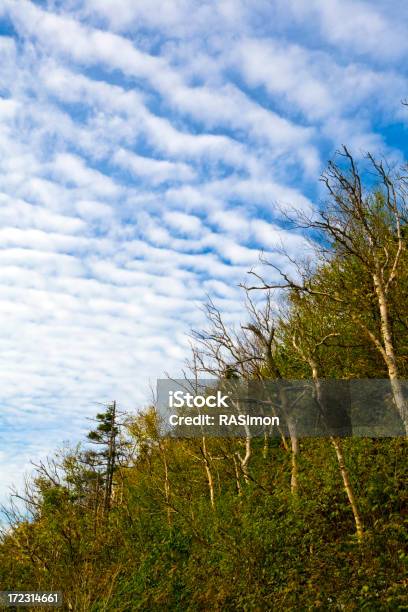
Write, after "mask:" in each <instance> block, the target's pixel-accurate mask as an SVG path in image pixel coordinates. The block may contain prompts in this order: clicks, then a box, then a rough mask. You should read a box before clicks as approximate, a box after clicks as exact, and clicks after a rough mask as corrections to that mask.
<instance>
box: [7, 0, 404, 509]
mask: <svg viewBox="0 0 408 612" xmlns="http://www.w3.org/2000/svg"><path fill="white" fill-rule="evenodd" d="M390 5H391V3H390V2H387V1H386V0H377V1H376V2H358V1H350V0H273V1H268V2H266V1H262V0H219V1H215V2H208V1H205V0H201V1H196V0H138V1H135V0H83V1H82V0H63V1H57V0H55V1H53V0H49V1H48V2H40V1H38V2H29V1H28V0H0V35H1V38H0V313H1V326H0V343H1V344H0V347H1V350H0V376H1V384H0V404H1V406H0V409H1V414H0V499H1V498H3V499H4V495H5V492H6V490H7V488H8V487H9V485H10V483H11V482H21V474H22V472H23V471H24V470H25V469H27V466H28V465H29V459H30V458H32V459H34V460H36V459H38V458H39V457H41V456H44V455H45V454H46V453H48V452H50V451H51V450H53V449H55V448H56V447H57V446H58V445H60V444H61V443H62V441H63V440H67V439H70V440H72V441H76V440H78V439H79V436H80V434H81V432H83V431H85V429H86V428H89V422H88V421H87V420H86V417H89V416H92V415H93V414H94V413H95V411H96V410H97V409H98V405H97V402H104V401H108V400H111V399H114V398H116V399H117V400H119V402H120V403H121V405H122V406H123V407H124V408H126V409H129V410H130V409H137V407H140V406H141V405H143V403H144V402H145V401H146V397H147V396H148V393H149V391H148V388H149V382H150V383H151V384H154V383H155V380H156V378H157V377H158V376H163V372H164V371H168V372H170V373H171V374H174V375H176V374H177V373H178V372H179V368H180V364H181V363H182V361H183V359H184V358H185V357H186V356H187V353H188V341H187V338H186V333H187V332H188V331H189V330H190V329H191V328H192V327H193V328H194V327H199V326H200V322H201V320H202V315H201V312H200V309H199V306H200V304H201V303H202V302H203V300H204V299H205V296H206V295H207V294H209V295H211V296H212V298H213V299H214V300H215V301H216V302H217V303H218V304H219V306H220V307H221V308H222V310H223V311H224V312H226V313H228V316H229V318H230V319H231V320H238V319H239V316H240V309H241V306H240V301H239V300H240V295H239V290H238V288H237V285H238V283H239V282H240V281H242V280H243V278H244V277H245V272H246V271H247V270H248V269H249V268H250V267H251V266H252V265H253V264H255V263H256V262H257V258H258V253H259V250H260V249H264V250H265V251H266V253H268V252H270V251H272V250H273V247H274V245H276V244H278V243H279V241H280V240H283V242H284V243H285V245H286V247H287V248H288V250H289V251H290V252H291V253H293V254H296V253H301V252H302V249H303V242H302V239H301V238H300V237H299V236H296V235H294V234H292V233H288V232H285V230H284V229H282V218H281V213H280V212H279V209H280V208H281V207H282V206H285V205H286V206H288V205H295V206H298V207H309V206H313V205H314V204H316V203H317V202H318V201H319V200H320V199H321V198H322V197H323V194H322V192H321V191H320V187H319V183H318V177H319V174H320V172H321V170H322V168H323V167H324V165H325V163H326V162H327V160H328V159H329V158H330V157H331V156H332V155H333V152H334V151H335V149H336V148H337V147H339V146H340V145H341V144H342V143H345V144H347V145H348V146H349V147H350V148H351V149H352V151H353V152H354V153H355V155H356V156H362V155H363V154H364V152H365V151H367V150H370V151H372V152H374V153H377V154H382V155H386V156H387V157H388V158H389V159H392V160H394V161H396V162H401V161H402V160H403V159H404V155H405V152H404V149H405V148H406V131H405V129H406V126H407V120H408V109H406V108H404V107H403V106H401V99H403V98H405V97H407V96H408V83H407V69H408V66H407V63H406V57H407V52H408V32H407V29H408V28H406V27H405V24H407V22H408V21H407V20H408V4H407V3H406V2H403V0H395V1H394V2H392V10H390Z"/></svg>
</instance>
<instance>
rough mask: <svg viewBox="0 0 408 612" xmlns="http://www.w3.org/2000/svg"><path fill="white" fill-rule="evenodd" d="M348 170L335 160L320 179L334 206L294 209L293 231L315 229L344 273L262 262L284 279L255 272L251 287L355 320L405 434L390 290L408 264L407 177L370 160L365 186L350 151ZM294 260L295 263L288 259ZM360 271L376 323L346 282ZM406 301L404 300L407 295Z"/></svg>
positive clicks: (323, 254)
mask: <svg viewBox="0 0 408 612" xmlns="http://www.w3.org/2000/svg"><path fill="white" fill-rule="evenodd" d="M338 155H339V156H340V158H341V159H342V160H343V161H345V167H343V165H342V164H340V163H339V164H338V163H336V162H330V163H329V165H328V169H327V171H326V172H325V173H324V174H323V176H322V181H323V183H324V184H325V186H326V188H327V190H328V193H329V197H330V199H329V202H328V204H327V206H326V207H325V208H322V209H321V210H320V211H319V212H318V214H317V216H308V215H306V214H305V213H303V212H302V211H292V212H291V215H290V218H291V221H292V222H293V224H294V226H295V227H297V228H303V229H306V230H308V231H309V232H311V234H312V235H313V236H314V237H315V245H316V253H317V256H318V259H319V261H320V262H333V258H334V257H337V261H338V269H339V274H338V276H337V279H336V282H333V277H330V279H329V280H328V281H327V282H325V281H324V279H322V277H321V276H320V277H319V276H318V275H316V269H315V270H311V269H310V267H308V266H303V267H300V266H299V265H298V266H297V269H296V277H295V278H293V277H291V276H290V274H289V273H287V272H284V271H282V270H280V269H279V268H278V267H277V266H276V265H274V264H273V262H270V261H264V263H265V264H266V265H267V266H269V267H270V268H272V269H273V270H274V272H277V273H278V274H279V276H280V280H277V281H276V282H265V280H264V279H263V278H262V277H261V276H260V275H259V274H257V273H255V272H253V271H251V272H250V274H251V275H252V276H253V277H255V278H256V279H257V280H258V281H259V284H257V285H255V286H249V287H247V289H248V290H253V289H264V290H268V291H270V290H271V289H289V290H292V291H293V292H298V293H300V294H304V295H314V296H317V297H320V298H321V299H323V300H324V299H326V300H329V301H330V302H332V304H335V305H336V306H337V308H338V312H339V314H340V313H341V314H342V316H346V317H348V318H349V319H350V320H352V321H353V322H354V323H355V324H356V325H357V326H358V327H359V328H360V329H361V330H362V331H363V332H364V334H365V335H366V337H367V338H368V339H369V341H370V342H371V343H372V344H373V346H374V347H375V348H376V350H377V351H378V352H379V354H380V355H381V357H382V359H383V360H384V363H385V365H386V368H387V372H388V376H389V380H390V384H391V389H392V394H393V398H394V402H395V406H396V408H397V410H398V413H399V415H400V417H401V419H402V422H403V423H404V427H405V431H406V432H407V434H408V402H407V398H406V397H405V396H404V389H403V386H402V383H401V379H400V374H399V366H398V356H397V351H396V348H395V341H394V338H393V333H392V317H391V306H392V303H393V300H392V292H393V289H394V288H395V285H396V282H397V279H398V277H399V276H400V275H401V274H402V272H403V271H404V269H405V268H406V266H407V263H408V262H407V257H406V253H407V249H406V237H404V229H405V228H406V225H407V185H408V182H407V177H406V176H405V175H403V174H397V173H395V172H394V171H391V169H389V168H387V167H386V165H385V163H384V162H382V161H377V160H376V159H374V157H373V156H372V155H370V154H369V155H368V156H367V157H368V161H369V165H370V169H371V174H373V175H374V180H375V184H374V186H372V187H371V188H370V189H368V190H367V189H365V188H364V186H363V179H362V176H361V174H360V172H359V170H358V168H357V164H356V162H355V161H354V159H353V157H352V155H351V154H350V152H349V151H348V149H347V148H346V147H343V149H342V151H341V152H340V153H339V154H338ZM290 261H291V263H294V262H293V261H292V260H290ZM347 265H349V268H350V269H351V266H353V265H354V266H358V270H359V271H360V274H361V277H362V281H363V282H364V284H365V285H366V287H368V291H370V292H371V293H372V297H373V302H374V303H375V305H376V312H377V313H378V320H379V325H376V321H374V322H371V323H370V321H367V317H365V316H364V312H363V309H362V308H361V303H362V300H363V299H364V297H365V296H363V293H362V292H360V293H357V294H356V291H357V289H356V287H355V286H353V287H351V286H350V287H349V286H348V285H347V276H346V274H344V267H345V266H347ZM406 297H408V296H405V298H406Z"/></svg>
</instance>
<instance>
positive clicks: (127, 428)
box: [0, 149, 408, 612]
mask: <svg viewBox="0 0 408 612" xmlns="http://www.w3.org/2000/svg"><path fill="white" fill-rule="evenodd" d="M367 164H368V167H366V168H364V170H363V171H362V172H360V171H359V169H358V168H357V165H356V163H355V161H354V159H353V158H352V156H351V155H350V153H349V152H348V151H347V149H344V150H343V151H342V152H341V153H340V154H339V156H338V157H337V158H336V161H335V162H332V163H330V164H329V166H328V169H327V172H326V173H325V174H324V175H323V177H322V180H323V182H324V183H325V185H326V188H327V194H328V197H327V201H326V202H325V203H324V205H323V206H322V207H321V210H320V212H315V213H313V214H312V213H311V214H310V215H309V214H308V213H307V211H299V210H297V211H296V210H294V211H290V214H288V219H287V223H288V225H291V226H292V227H293V230H294V231H303V232H304V233H305V235H307V236H308V237H309V239H310V251H309V254H306V255H305V258H304V259H303V260H302V261H300V260H299V261H292V259H290V258H289V257H287V258H286V260H285V258H284V254H283V253H282V252H281V253H279V255H278V256H277V258H276V261H275V260H271V261H263V264H264V265H263V273H262V275H260V274H258V273H255V272H250V275H249V277H248V278H249V279H250V282H249V283H248V285H247V286H245V287H243V288H242V290H243V297H244V299H245V304H246V313H247V317H246V320H245V321H244V322H243V324H242V326H240V327H239V328H234V327H231V326H229V325H228V324H227V323H226V322H225V319H224V316H223V313H222V312H221V311H220V310H219V309H218V308H217V306H216V305H215V304H214V303H212V302H209V303H208V304H207V306H206V315H207V322H208V324H207V326H206V329H204V330H200V331H196V332H194V334H193V338H194V341H193V350H192V355H191V359H190V362H189V368H190V375H191V376H192V377H207V378H208V375H211V376H217V377H220V378H237V379H240V380H248V381H251V380H257V381H268V380H277V379H282V380H285V379H295V380H298V379H304V378H307V379H310V380H312V381H313V384H314V391H315V398H316V402H317V403H318V405H319V406H320V408H321V413H322V414H323V415H324V414H325V413H326V412H327V403H328V402H329V401H330V398H328V397H327V394H326V392H325V386H324V385H322V382H321V381H322V380H324V379H328V378H334V379H356V378H367V379H377V378H382V379H384V378H386V379H388V380H389V384H390V401H392V404H393V406H394V408H395V411H396V414H397V415H398V416H399V419H400V422H401V424H402V427H403V429H404V430H405V432H407V431H408V411H407V410H408V400H407V387H406V383H404V379H406V378H407V371H408V360H407V357H408V351H407V348H408V331H407V330H408V327H407V326H408V317H407V298H408V255H407V238H408V218H407V207H406V195H407V187H408V183H407V179H406V177H405V176H404V173H403V172H401V173H398V172H397V171H395V170H393V171H391V170H390V169H389V168H388V167H387V166H386V165H385V164H384V163H382V162H379V161H377V160H375V159H374V158H372V157H371V156H369V157H368V160H367ZM277 262H280V264H279V265H277ZM282 262H283V263H282ZM282 388H283V391H282V395H281V397H280V401H281V404H282V405H283V406H285V405H287V403H288V398H287V397H285V392H284V387H282ZM288 414H289V412H288ZM288 428H289V435H288V436H281V438H280V439H279V438H271V437H269V436H268V435H265V436H264V437H263V438H254V437H252V436H251V434H250V432H249V431H247V432H246V435H245V436H244V437H242V438H239V439H233V438H225V439H224V438H222V439H220V438H216V439H215V438H206V437H205V436H203V437H200V438H197V439H189V440H187V439H178V440H177V439H172V438H166V437H162V436H161V435H160V423H159V419H158V416H157V413H156V411H155V409H154V407H150V408H148V409H147V410H145V411H144V412H141V413H139V414H137V415H136V416H131V415H123V414H120V412H119V411H118V409H117V407H116V404H111V405H109V406H108V407H107V409H106V411H104V412H101V413H100V414H98V415H97V417H96V424H95V428H94V429H93V430H92V431H91V432H90V433H89V435H88V443H87V444H86V445H84V446H80V447H77V448H74V449H65V450H63V451H61V452H60V453H58V454H57V455H55V457H53V458H51V459H49V460H48V461H46V462H44V463H41V464H40V465H39V466H37V472H36V477H35V478H34V479H33V481H32V482H29V483H27V486H26V488H25V490H24V491H23V492H20V493H18V494H17V496H16V497H15V498H14V502H13V503H10V505H9V506H8V508H7V509H5V513H6V514H7V516H8V519H9V526H8V527H7V529H6V530H5V531H4V533H3V535H2V538H1V542H0V584H1V588H2V590H18V589H20V590H48V591H50V590H62V591H63V593H64V609H66V610H75V611H84V612H85V611H86V612H88V611H102V610H114V611H118V612H120V611H132V610H159V609H165V610H192V611H194V610H203V611H206V610H234V611H235V610H314V609H322V610H368V611H370V612H371V611H373V610H390V611H393V610H407V609H408V598H407V572H406V570H407V559H408V554H407V547H406V545H407V491H406V483H407V476H408V474H407V472H408V470H407V466H408V462H407V443H406V436H405V437H404V436H401V437H399V438H390V439H386V438H383V439H375V438H351V437H350V438H344V439H341V438H339V437H336V436H334V435H328V436H327V437H326V438H323V439H299V437H298V435H297V431H296V422H295V421H293V422H291V420H290V418H289V420H288Z"/></svg>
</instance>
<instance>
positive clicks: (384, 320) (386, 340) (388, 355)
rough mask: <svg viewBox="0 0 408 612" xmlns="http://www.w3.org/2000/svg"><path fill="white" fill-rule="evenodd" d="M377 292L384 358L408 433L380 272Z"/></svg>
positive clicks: (407, 414)
mask: <svg viewBox="0 0 408 612" xmlns="http://www.w3.org/2000/svg"><path fill="white" fill-rule="evenodd" d="M373 281H374V287H375V292H376V295H377V300H378V306H379V310H380V318H381V336H382V340H383V345H384V360H385V363H386V366H387V369H388V376H389V379H390V383H391V390H392V394H393V397H394V402H395V405H396V407H397V410H398V413H399V415H400V417H401V419H402V422H403V424H404V428H405V433H406V435H408V406H407V401H406V399H405V398H404V391H403V388H402V385H401V381H400V379H399V377H398V366H397V359H396V357H395V350H394V343H393V340H392V333H391V324H390V317H389V312H388V302H387V295H386V292H385V288H384V283H383V282H382V280H381V278H380V275H379V274H373Z"/></svg>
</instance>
